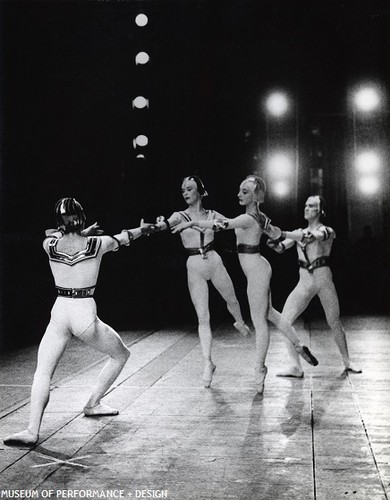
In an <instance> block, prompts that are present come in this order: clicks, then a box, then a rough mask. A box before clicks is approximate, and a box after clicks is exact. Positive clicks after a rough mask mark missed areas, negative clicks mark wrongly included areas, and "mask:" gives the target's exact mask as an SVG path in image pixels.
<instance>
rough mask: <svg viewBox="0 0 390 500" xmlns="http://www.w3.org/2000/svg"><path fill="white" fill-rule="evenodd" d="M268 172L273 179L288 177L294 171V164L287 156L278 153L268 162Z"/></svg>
mask: <svg viewBox="0 0 390 500" xmlns="http://www.w3.org/2000/svg"><path fill="white" fill-rule="evenodd" d="M268 170H269V172H270V174H271V175H272V176H273V177H277V178H279V179H280V178H283V177H288V176H289V175H291V172H292V170H293V163H292V161H291V159H290V158H289V157H288V156H287V155H286V154H284V153H276V154H274V155H273V156H271V158H270V159H269V160H268Z"/></svg>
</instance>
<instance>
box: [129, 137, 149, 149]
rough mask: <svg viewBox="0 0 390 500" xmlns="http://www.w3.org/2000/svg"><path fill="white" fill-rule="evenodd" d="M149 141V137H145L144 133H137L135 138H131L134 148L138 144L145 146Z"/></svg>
mask: <svg viewBox="0 0 390 500" xmlns="http://www.w3.org/2000/svg"><path fill="white" fill-rule="evenodd" d="M148 143H149V139H148V138H147V137H146V135H142V134H141V135H137V137H136V138H135V139H133V147H134V149H135V148H136V147H137V146H140V147H142V148H143V147H144V146H147V145H148Z"/></svg>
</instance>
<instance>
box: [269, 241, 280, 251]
mask: <svg viewBox="0 0 390 500" xmlns="http://www.w3.org/2000/svg"><path fill="white" fill-rule="evenodd" d="M279 242H280V241H279V238H278V239H276V240H271V238H268V240H267V246H268V247H270V248H272V250H275V248H276V247H277V246H278V245H279Z"/></svg>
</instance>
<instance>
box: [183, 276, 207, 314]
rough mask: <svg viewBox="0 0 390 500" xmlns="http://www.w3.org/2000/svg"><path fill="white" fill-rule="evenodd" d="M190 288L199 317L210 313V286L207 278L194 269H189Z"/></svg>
mask: <svg viewBox="0 0 390 500" xmlns="http://www.w3.org/2000/svg"><path fill="white" fill-rule="evenodd" d="M187 279H188V290H189V292H190V296H191V300H192V303H193V304H194V307H195V311H196V313H197V315H198V317H201V316H204V315H205V314H208V310H209V288H208V284H207V280H206V279H204V277H203V276H202V275H201V274H200V273H198V272H197V271H196V270H194V269H188V278H187Z"/></svg>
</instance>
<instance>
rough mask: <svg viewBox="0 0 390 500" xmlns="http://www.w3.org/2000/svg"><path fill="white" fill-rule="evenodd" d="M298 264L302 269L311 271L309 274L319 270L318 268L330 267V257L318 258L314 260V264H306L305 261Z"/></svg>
mask: <svg viewBox="0 0 390 500" xmlns="http://www.w3.org/2000/svg"><path fill="white" fill-rule="evenodd" d="M298 263H299V267H302V268H303V269H306V270H307V271H309V273H312V272H313V271H314V269H317V268H318V267H329V257H327V256H325V255H324V256H323V257H318V258H317V259H315V260H313V262H309V261H307V262H304V261H303V260H299V261H298Z"/></svg>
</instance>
